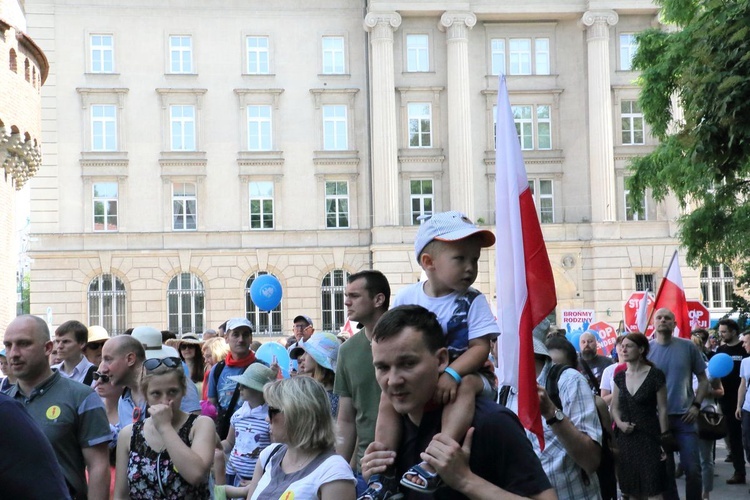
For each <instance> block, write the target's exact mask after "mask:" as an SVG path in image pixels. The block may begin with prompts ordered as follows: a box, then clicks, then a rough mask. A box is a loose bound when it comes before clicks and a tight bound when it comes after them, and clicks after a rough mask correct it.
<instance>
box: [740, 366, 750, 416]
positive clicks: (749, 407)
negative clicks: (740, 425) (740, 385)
mask: <svg viewBox="0 0 750 500" xmlns="http://www.w3.org/2000/svg"><path fill="white" fill-rule="evenodd" d="M740 378H744V379H745V386H746V387H750V358H745V359H743V360H742V363H740ZM742 409H743V410H745V411H750V394H747V393H745V402H744V403H742Z"/></svg>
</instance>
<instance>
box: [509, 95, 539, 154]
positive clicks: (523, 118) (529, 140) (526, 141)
mask: <svg viewBox="0 0 750 500" xmlns="http://www.w3.org/2000/svg"><path fill="white" fill-rule="evenodd" d="M511 109H512V110H513V121H514V122H515V123H516V134H518V140H519V141H520V143H521V149H523V150H526V151H528V150H532V149H534V120H533V118H532V115H531V112H532V109H533V106H511Z"/></svg>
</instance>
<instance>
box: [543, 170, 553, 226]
mask: <svg viewBox="0 0 750 500" xmlns="http://www.w3.org/2000/svg"><path fill="white" fill-rule="evenodd" d="M539 221H540V222H541V223H542V224H552V223H553V222H555V201H554V197H553V194H552V181H551V180H550V179H539Z"/></svg>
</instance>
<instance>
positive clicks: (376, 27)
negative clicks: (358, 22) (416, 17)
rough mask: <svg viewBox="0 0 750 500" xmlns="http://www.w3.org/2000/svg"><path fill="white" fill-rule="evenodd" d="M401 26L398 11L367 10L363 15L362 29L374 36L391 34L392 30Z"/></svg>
mask: <svg viewBox="0 0 750 500" xmlns="http://www.w3.org/2000/svg"><path fill="white" fill-rule="evenodd" d="M399 26H401V16H400V15H399V13H398V12H369V13H368V14H367V15H366V16H365V21H364V29H365V31H371V32H372V34H373V35H374V36H376V35H382V34H386V35H387V34H388V33H389V32H390V35H389V36H390V37H392V36H393V32H394V31H395V30H397V29H398V27H399Z"/></svg>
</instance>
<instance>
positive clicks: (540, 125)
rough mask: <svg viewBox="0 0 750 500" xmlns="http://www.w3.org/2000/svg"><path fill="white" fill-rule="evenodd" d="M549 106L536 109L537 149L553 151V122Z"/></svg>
mask: <svg viewBox="0 0 750 500" xmlns="http://www.w3.org/2000/svg"><path fill="white" fill-rule="evenodd" d="M551 120H552V119H551V117H550V107H549V106H541V105H539V106H537V107H536V138H537V149H552V121H551Z"/></svg>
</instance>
